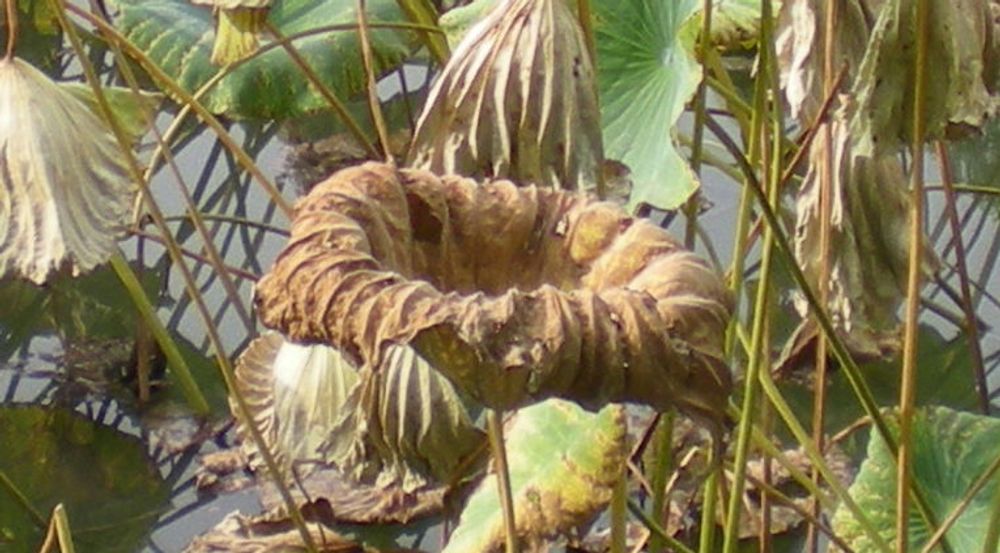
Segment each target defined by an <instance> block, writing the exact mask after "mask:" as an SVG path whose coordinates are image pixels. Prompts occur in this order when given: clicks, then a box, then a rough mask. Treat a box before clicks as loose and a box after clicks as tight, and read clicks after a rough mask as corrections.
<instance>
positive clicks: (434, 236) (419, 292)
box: [257, 163, 731, 432]
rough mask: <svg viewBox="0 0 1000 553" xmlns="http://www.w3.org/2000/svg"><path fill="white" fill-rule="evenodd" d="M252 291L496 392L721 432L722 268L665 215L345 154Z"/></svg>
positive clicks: (367, 357) (339, 332)
mask: <svg viewBox="0 0 1000 553" xmlns="http://www.w3.org/2000/svg"><path fill="white" fill-rule="evenodd" d="M485 252H488V254H487V253H485ZM257 301H258V306H259V308H260V314H261V319H262V320H263V322H264V323H265V324H266V325H268V326H270V327H273V328H278V329H280V330H281V331H282V332H285V333H287V334H288V335H289V336H291V337H292V338H293V339H296V340H303V341H311V342H321V343H327V344H331V345H335V346H337V347H339V348H342V349H343V351H344V353H345V354H346V355H348V356H349V357H350V358H351V359H355V360H357V361H358V362H359V363H361V364H363V365H365V366H369V367H372V366H377V365H378V364H379V363H381V362H382V360H383V359H384V358H385V356H386V355H387V351H386V348H387V347H388V346H389V345H390V344H407V343H409V344H411V345H413V347H414V348H415V349H416V350H417V351H418V352H419V353H420V354H421V355H422V356H424V357H425V358H426V359H427V360H428V361H429V362H430V363H431V365H432V366H433V367H434V368H436V369H437V370H438V371H441V372H442V373H443V374H444V375H445V376H447V377H448V378H449V379H450V380H451V381H452V382H453V383H455V384H456V387H457V388H458V389H460V390H462V391H463V392H464V393H467V394H469V395H470V396H471V397H472V398H473V399H474V400H476V401H479V402H481V403H483V404H485V405H487V406H491V407H497V408H503V409H510V408H514V407H518V406H522V405H526V404H528V403H532V402H537V401H540V400H542V399H545V398H548V397H562V398H565V399H571V400H574V401H577V402H579V403H581V404H582V405H584V406H587V407H590V408H593V409H596V408H599V407H601V406H603V405H605V404H606V403H608V402H614V401H636V402H642V403H646V404H649V405H652V406H654V407H656V408H658V409H668V408H671V407H675V406H676V407H678V408H680V409H681V410H682V411H685V412H687V413H690V414H694V415H697V416H700V417H702V418H703V419H705V420H707V421H708V422H710V423H711V424H712V425H713V429H714V430H715V431H717V432H719V431H721V428H720V424H721V420H722V416H723V413H724V410H725V406H726V397H727V396H728V394H729V391H730V386H731V382H730V375H729V371H728V368H727V367H726V366H725V364H724V363H723V362H722V357H721V341H722V336H723V334H724V328H725V325H726V322H727V321H728V319H729V315H730V311H729V301H730V300H729V296H728V293H727V291H726V289H725V287H724V285H723V283H722V281H721V279H720V278H719V277H718V276H717V275H716V274H715V273H714V272H712V270H711V269H710V268H709V267H708V265H707V264H705V263H704V262H703V261H702V260H700V259H698V258H697V257H696V256H695V255H694V254H692V253H691V252H688V251H686V250H684V249H683V248H681V247H680V246H678V245H677V244H676V243H675V242H674V241H673V240H672V239H671V238H670V237H669V235H667V234H666V232H665V231H663V230H662V229H660V228H659V227H657V226H656V225H654V224H652V223H650V222H648V221H646V220H642V219H631V218H629V217H628V216H627V215H626V214H625V213H624V212H623V211H622V210H621V209H620V208H618V207H616V206H613V205H611V204H608V203H603V202H595V201H593V200H589V199H587V198H585V197H583V196H580V195H574V194H570V193H567V192H561V191H556V190H551V189H540V188H534V187H525V188H517V187H515V186H514V185H513V184H511V183H510V182H506V181H500V182H495V183H486V184H482V185H480V184H479V183H476V182H474V181H472V180H469V179H463V178H461V177H456V176H448V177H440V178H439V177H437V176H435V175H433V174H431V173H427V172H424V171H417V170H402V171H397V170H396V169H395V168H392V167H390V166H388V165H384V164H375V163H368V164H365V165H362V166H360V167H356V168H351V169H347V170H344V171H341V172H340V173H337V174H336V175H334V176H333V177H331V178H330V179H328V180H327V181H325V182H324V183H321V184H320V185H318V186H317V187H316V188H315V189H314V190H313V192H312V193H310V195H309V196H308V197H307V198H306V199H305V200H303V201H301V202H300V203H299V205H298V207H297V210H296V217H295V220H294V222H293V226H292V237H291V239H290V242H289V244H288V246H287V247H286V248H285V250H284V251H283V252H282V253H281V255H280V256H279V259H278V261H277V262H276V264H275V266H274V268H273V269H272V270H271V273H270V274H268V275H267V276H266V277H265V278H264V279H263V280H261V282H260V283H259V284H258V288H257Z"/></svg>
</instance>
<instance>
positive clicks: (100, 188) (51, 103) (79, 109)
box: [0, 58, 136, 284]
mask: <svg viewBox="0 0 1000 553" xmlns="http://www.w3.org/2000/svg"><path fill="white" fill-rule="evenodd" d="M0 113H4V114H5V117H3V118H2V119H0V198H3V201H0V275H5V274H8V273H13V274H17V275H21V276H23V277H25V278H28V279H29V280H32V281H34V282H36V283H39V284H41V283H43V282H45V281H46V280H47V279H48V278H49V276H50V275H51V274H52V273H53V272H54V271H56V270H57V269H59V268H61V267H63V266H68V267H69V268H70V270H71V271H72V273H73V274H74V275H75V274H79V273H82V272H86V271H89V270H90V269H93V268H94V267H96V266H97V265H100V264H101V263H104V262H105V261H106V260H107V259H108V258H109V257H110V256H111V254H112V253H114V252H115V251H116V248H117V244H116V239H117V237H118V236H120V235H122V234H123V233H124V230H125V227H126V225H127V224H128V222H129V219H130V216H131V207H132V202H133V198H134V196H135V192H136V186H135V184H134V183H133V182H132V181H131V178H130V176H129V172H128V168H127V167H126V165H125V161H124V159H123V158H124V156H123V155H122V152H121V149H120V147H119V144H118V142H117V141H116V140H115V139H114V138H113V137H112V135H111V133H110V131H109V130H108V128H107V125H105V123H104V121H102V120H101V119H100V118H98V117H97V116H96V115H95V114H94V113H93V112H92V111H91V110H90V109H89V108H88V107H87V106H86V105H85V104H84V103H83V102H81V101H80V100H78V99H77V98H76V97H75V96H74V95H73V94H71V93H69V92H67V91H66V90H64V89H63V88H61V87H59V86H58V85H57V84H56V83H55V82H53V81H52V80H51V79H49V78H48V77H46V76H45V75H44V74H43V73H41V72H40V71H38V70H37V69H35V68H34V67H32V66H31V65H29V64H28V63H26V62H24V61H22V60H20V59H17V58H14V59H11V60H4V61H0Z"/></svg>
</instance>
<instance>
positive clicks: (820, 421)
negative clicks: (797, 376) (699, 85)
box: [800, 1, 837, 553]
mask: <svg viewBox="0 0 1000 553" xmlns="http://www.w3.org/2000/svg"><path fill="white" fill-rule="evenodd" d="M824 12H825V13H824V15H825V22H824V29H823V33H824V34H823V95H824V96H825V97H826V98H828V99H829V98H832V97H833V93H834V78H833V56H834V52H833V36H834V33H835V32H836V29H835V24H836V21H837V2H836V1H830V2H827V3H826V8H825V10H824ZM820 125H821V129H822V132H823V144H822V146H823V158H822V167H821V168H820V169H821V172H820V190H819V213H820V215H819V251H820V254H819V255H820V257H819V258H820V266H819V279H818V285H819V289H818V290H817V292H818V293H819V302H820V305H823V306H827V305H829V304H830V301H829V296H830V294H829V278H830V249H831V248H830V232H831V216H832V213H833V208H832V203H833V130H832V127H831V125H832V123H831V122H829V121H826V120H823V122H822V123H820ZM811 149H812V147H811V146H810V147H808V148H807V147H806V146H803V147H802V150H800V151H806V150H811ZM827 358H828V354H827V344H826V338H824V337H823V336H822V335H820V336H818V337H817V338H816V368H815V370H814V374H815V376H814V377H813V382H814V384H813V413H812V434H813V441H814V443H815V444H816V449H818V450H819V451H820V453H822V452H823V450H824V449H825V444H824V441H825V432H824V429H825V426H826V419H825V415H826V373H827ZM813 478H814V480H815V481H816V482H817V483H818V482H819V471H815V470H814V471H813ZM812 514H813V518H814V519H815V520H820V517H821V516H822V514H823V509H822V505H821V504H820V502H819V501H814V502H813V505H812ZM806 548H807V549H806V550H807V551H809V552H810V553H819V530H818V528H817V526H816V525H815V524H810V525H809V531H808V533H807V535H806Z"/></svg>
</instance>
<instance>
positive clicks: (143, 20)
mask: <svg viewBox="0 0 1000 553" xmlns="http://www.w3.org/2000/svg"><path fill="white" fill-rule="evenodd" d="M114 1H115V3H117V4H118V6H119V7H120V8H121V11H120V13H119V14H118V17H117V18H116V19H115V25H116V26H118V28H120V29H121V30H122V32H123V33H124V34H125V36H126V37H127V38H128V39H129V40H131V41H132V42H133V43H134V44H135V45H136V46H137V47H139V48H140V49H142V50H143V51H144V52H145V53H146V55H147V56H149V57H150V59H151V60H152V61H153V62H155V63H156V64H157V65H159V66H160V67H161V68H162V69H163V70H164V71H166V73H167V74H168V75H170V76H171V77H173V78H174V79H175V80H177V82H178V83H179V84H180V86H181V87H183V88H184V89H185V90H187V91H188V92H194V91H196V90H197V89H198V88H200V87H201V86H202V85H203V84H205V83H206V82H207V81H208V80H209V79H210V78H211V77H212V76H213V75H215V73H216V72H217V71H218V70H219V68H218V67H216V66H215V65H213V64H212V62H211V59H210V58H211V51H212V42H213V37H214V34H215V33H214V31H213V27H214V22H213V21H212V14H211V11H210V10H208V9H206V8H204V7H199V6H194V5H191V4H190V3H189V1H188V0H163V1H161V2H147V1H145V0H114ZM367 9H368V17H369V23H370V24H373V25H374V24H376V23H379V22H384V21H390V22H398V21H403V20H404V17H403V15H402V14H401V13H400V11H399V6H398V5H397V4H396V1H395V0H370V1H369V2H367ZM354 10H355V1H354V0H320V1H312V0H284V1H282V2H277V3H276V4H275V5H274V6H272V7H271V8H270V12H269V14H268V21H269V22H270V24H272V25H274V27H275V28H277V29H278V30H279V31H280V32H281V33H282V34H283V35H285V36H289V35H292V34H295V33H300V32H303V31H308V30H310V29H315V28H318V27H323V26H328V25H348V26H350V25H354V24H355V23H356V22H357V17H356V16H355V11H354ZM357 35H358V33H357V31H355V30H353V29H347V30H343V31H330V32H327V33H323V34H319V35H312V36H309V37H305V38H302V39H299V40H296V41H295V42H294V45H295V47H296V49H297V50H298V51H299V53H300V54H301V55H302V57H303V58H304V59H305V61H306V63H308V64H309V66H310V67H312V69H313V71H314V72H315V73H316V74H317V75H319V77H320V80H321V81H322V82H323V83H324V84H325V85H326V86H328V87H330V88H331V89H332V90H333V91H334V92H335V93H336V94H338V95H339V96H340V98H341V99H344V98H347V97H349V96H350V95H352V94H354V93H357V92H360V91H362V90H364V87H365V73H364V66H363V65H362V61H361V56H360V55H359V54H358V52H359V51H360V50H359V45H358V41H357V40H358V39H357ZM369 38H370V39H371V44H372V49H373V52H374V60H375V71H376V72H379V73H381V72H383V71H387V70H389V69H392V68H394V67H396V66H397V65H398V64H399V63H400V62H401V61H402V60H403V59H404V57H405V56H407V55H408V54H409V53H410V51H411V49H412V48H413V47H414V46H415V45H416V39H415V37H414V36H413V35H412V34H410V33H406V32H401V31H395V30H388V29H378V28H374V27H373V28H372V29H371V32H370V33H369ZM202 102H203V103H204V105H205V106H206V107H207V108H208V109H209V110H211V111H212V112H215V113H225V114H226V115H229V116H231V117H235V118H262V119H283V118H286V117H291V116H296V115H304V114H306V113H308V112H310V111H314V110H318V109H323V108H328V107H329V104H328V103H327V102H326V101H325V100H324V99H323V98H322V97H321V96H320V95H319V94H318V93H317V92H316V90H315V88H314V87H313V86H312V85H311V84H309V82H308V81H307V80H306V78H305V76H304V75H303V74H302V71H301V69H300V68H299V67H298V66H297V65H296V64H295V63H294V62H293V61H292V60H291V58H290V57H289V56H288V54H287V53H286V52H285V51H284V49H282V48H281V47H277V48H274V49H273V50H270V51H268V52H265V53H263V54H261V55H259V56H258V57H256V58H254V59H253V60H250V61H249V62H247V63H246V64H244V65H242V66H240V67H239V68H237V69H236V70H235V71H233V73H231V74H230V75H228V76H226V77H225V78H224V79H223V80H222V81H221V82H220V83H219V84H218V85H216V87H215V88H214V89H213V90H212V91H211V92H210V93H208V95H207V96H206V97H205V98H203V99H202Z"/></svg>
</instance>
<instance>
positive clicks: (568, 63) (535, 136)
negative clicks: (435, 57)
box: [408, 0, 604, 190]
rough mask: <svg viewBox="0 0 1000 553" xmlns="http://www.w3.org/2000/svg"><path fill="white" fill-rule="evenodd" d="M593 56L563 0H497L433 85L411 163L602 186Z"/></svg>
mask: <svg viewBox="0 0 1000 553" xmlns="http://www.w3.org/2000/svg"><path fill="white" fill-rule="evenodd" d="M595 83H596V80H595V74H594V66H593V61H592V60H591V59H590V54H589V53H588V51H587V46H586V42H585V40H584V37H583V32H582V31H581V30H580V27H579V24H578V22H577V18H576V16H575V15H573V12H572V11H571V10H570V8H569V6H568V5H567V2H566V1H565V0H501V1H500V2H498V3H497V5H496V6H495V7H494V8H493V10H492V11H491V12H489V14H488V15H487V16H486V17H485V18H484V19H483V20H482V21H481V22H479V23H478V24H476V25H475V26H474V27H473V28H472V29H471V30H469V32H468V33H467V34H466V35H465V38H464V39H463V40H462V41H461V43H460V44H459V45H458V47H457V48H455V51H454V52H453V53H452V55H451V59H449V61H448V64H447V65H446V66H445V68H444V70H442V72H441V75H440V76H439V77H438V79H437V81H436V82H435V83H434V87H433V88H432V89H431V92H430V95H429V96H428V98H427V101H426V102H425V103H424V106H425V107H424V112H423V113H422V114H421V116H420V120H419V122H418V123H417V129H416V131H415V132H414V136H413V143H412V145H411V147H410V153H409V156H408V165H409V166H411V167H416V168H419V169H427V170H429V171H432V172H435V173H439V174H451V173H454V174H460V175H466V176H469V177H475V178H481V177H489V178H496V177H504V178H510V179H511V180H513V181H515V182H518V183H522V184H535V185H538V186H551V187H554V188H566V189H570V190H586V189H593V188H596V186H597V183H598V179H599V178H600V171H601V170H602V164H603V162H604V148H603V146H602V143H601V123H600V111H599V109H598V104H597V88H596V84H595Z"/></svg>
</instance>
